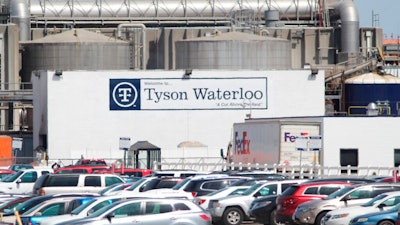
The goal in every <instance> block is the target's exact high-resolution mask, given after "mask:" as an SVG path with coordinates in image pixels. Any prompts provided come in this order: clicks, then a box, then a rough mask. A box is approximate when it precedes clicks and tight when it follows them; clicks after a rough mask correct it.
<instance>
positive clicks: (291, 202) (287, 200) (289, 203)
mask: <svg viewBox="0 0 400 225" xmlns="http://www.w3.org/2000/svg"><path fill="white" fill-rule="evenodd" d="M293 203H294V201H293V199H292V198H289V199H285V201H283V203H282V205H292V204H293Z"/></svg>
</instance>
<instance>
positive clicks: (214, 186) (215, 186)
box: [201, 180, 229, 190]
mask: <svg viewBox="0 0 400 225" xmlns="http://www.w3.org/2000/svg"><path fill="white" fill-rule="evenodd" d="M228 184H229V183H228V181H226V180H215V181H207V182H204V183H203V185H201V189H208V190H219V189H221V188H224V187H226V186H228Z"/></svg>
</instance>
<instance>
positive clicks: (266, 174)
mask: <svg viewBox="0 0 400 225" xmlns="http://www.w3.org/2000/svg"><path fill="white" fill-rule="evenodd" d="M231 175H234V176H245V177H253V178H257V179H262V180H287V179H289V177H288V176H285V175H283V174H281V173H274V172H271V171H260V170H254V171H239V172H235V173H231Z"/></svg>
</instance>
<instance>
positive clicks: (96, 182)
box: [85, 176, 101, 187]
mask: <svg viewBox="0 0 400 225" xmlns="http://www.w3.org/2000/svg"><path fill="white" fill-rule="evenodd" d="M85 186H91V187H101V177H98V176H87V177H85Z"/></svg>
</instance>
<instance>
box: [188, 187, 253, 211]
mask: <svg viewBox="0 0 400 225" xmlns="http://www.w3.org/2000/svg"><path fill="white" fill-rule="evenodd" d="M248 188H250V186H228V187H224V188H222V189H219V190H216V191H213V192H211V193H210V194H207V195H202V196H198V197H195V198H194V202H195V203H196V204H197V205H199V206H200V207H202V208H203V209H207V208H208V205H209V203H210V201H211V200H213V199H218V198H222V197H226V196H231V195H239V194H242V193H243V192H244V191H246V190H247V189H248Z"/></svg>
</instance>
